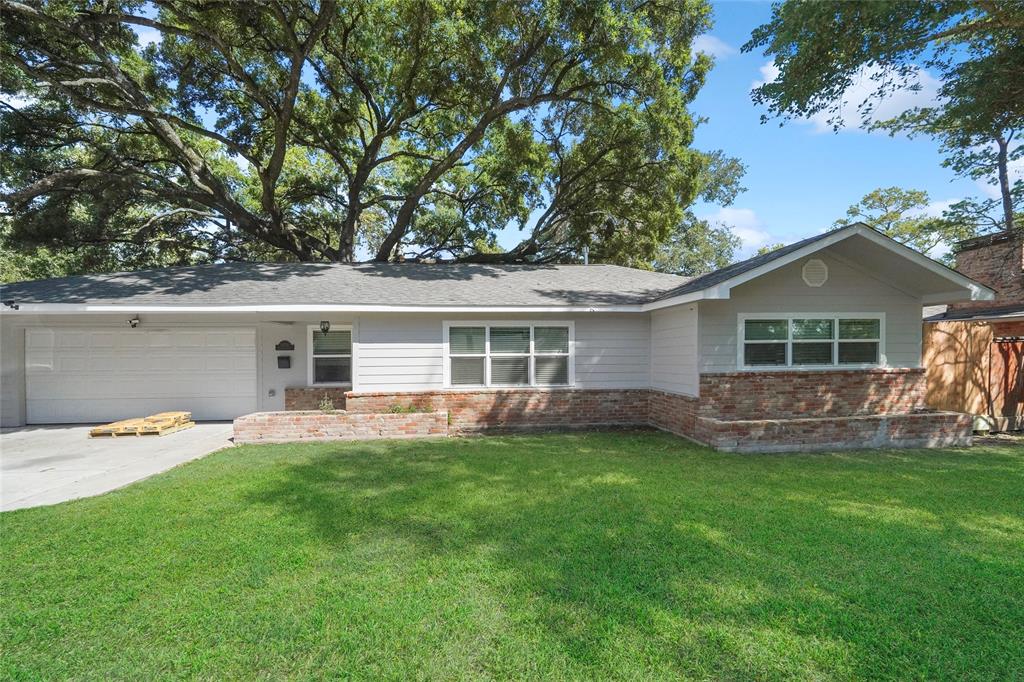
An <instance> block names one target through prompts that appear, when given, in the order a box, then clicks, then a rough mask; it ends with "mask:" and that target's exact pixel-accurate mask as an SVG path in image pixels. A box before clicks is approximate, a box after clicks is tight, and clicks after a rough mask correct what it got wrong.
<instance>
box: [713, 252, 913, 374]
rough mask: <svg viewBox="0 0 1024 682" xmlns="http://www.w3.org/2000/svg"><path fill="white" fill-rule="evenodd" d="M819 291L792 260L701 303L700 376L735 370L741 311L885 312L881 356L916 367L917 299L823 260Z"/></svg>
mask: <svg viewBox="0 0 1024 682" xmlns="http://www.w3.org/2000/svg"><path fill="white" fill-rule="evenodd" d="M815 257H816V258H821V260H823V261H825V263H826V264H827V265H828V269H829V278H828V281H827V282H826V283H825V284H824V285H823V286H821V287H817V288H816V287H809V286H807V285H806V284H805V283H804V281H803V278H802V276H801V269H802V267H803V264H804V263H805V262H806V260H801V261H797V262H796V263H793V264H791V265H788V266H786V267H783V268H780V269H779V270H776V271H775V272H772V273H769V274H767V275H764V276H762V277H759V278H757V279H756V280H754V281H751V282H748V283H746V284H743V285H741V286H738V287H736V288H735V289H733V290H732V297H731V298H729V299H726V300H718V301H714V300H713V301H702V302H701V303H700V307H699V312H700V320H699V329H700V350H701V352H700V358H701V365H700V371H701V372H732V371H735V370H736V369H737V367H736V343H737V339H736V336H737V323H738V316H739V315H740V314H741V313H771V312H779V313H794V312H795V313H799V312H809V313H810V312H813V313H847V312H849V313H885V327H886V339H885V354H886V358H887V361H888V365H889V366H890V367H920V366H921V300H920V299H919V298H917V297H915V296H912V295H910V294H908V293H904V292H902V291H900V290H898V289H895V288H893V287H891V286H889V285H888V284H885V283H884V282H881V281H879V280H877V279H874V278H873V277H871V276H869V275H867V274H864V273H862V272H859V271H857V270H855V269H854V268H852V267H850V266H848V265H846V264H845V263H842V262H840V261H838V260H836V259H834V258H831V257H829V255H828V253H827V252H822V253H819V254H816V255H815Z"/></svg>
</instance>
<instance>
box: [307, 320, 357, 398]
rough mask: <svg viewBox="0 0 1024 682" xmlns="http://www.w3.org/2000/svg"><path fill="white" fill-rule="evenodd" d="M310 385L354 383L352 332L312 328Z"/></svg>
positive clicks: (348, 330) (310, 340)
mask: <svg viewBox="0 0 1024 682" xmlns="http://www.w3.org/2000/svg"><path fill="white" fill-rule="evenodd" d="M309 351H310V358H309V374H310V377H309V383H310V384H311V385H316V384H350V383H352V330H351V329H339V330H334V329H332V330H331V331H329V332H326V333H325V332H322V331H320V330H318V329H315V328H312V327H311V328H310V338H309Z"/></svg>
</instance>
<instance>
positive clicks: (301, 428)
mask: <svg viewBox="0 0 1024 682" xmlns="http://www.w3.org/2000/svg"><path fill="white" fill-rule="evenodd" d="M234 431H235V443H236V444H244V443H287V442H294V441H302V440H371V439H377V438H425V437H428V436H447V435H448V415H447V414H446V413H444V412H414V413H407V414H352V413H351V412H256V413H253V414H247V415H245V416H244V417H239V418H238V419H236V420H235V423H234Z"/></svg>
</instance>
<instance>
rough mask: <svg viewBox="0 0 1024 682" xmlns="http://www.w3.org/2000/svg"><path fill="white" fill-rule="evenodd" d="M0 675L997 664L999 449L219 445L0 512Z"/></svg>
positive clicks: (613, 442) (1010, 450) (464, 674)
mask: <svg viewBox="0 0 1024 682" xmlns="http://www.w3.org/2000/svg"><path fill="white" fill-rule="evenodd" d="M0 541H2V549H3V568H2V571H0V589H2V593H0V599H2V604H0V628H2V631H0V646H2V651H0V656H2V667H0V676H2V677H3V678H4V679H11V678H15V679H58V678H69V677H70V678H135V679H147V678H148V679H153V678H163V677H202V678H210V679H217V678H226V677H235V678H237V677H245V678H252V677H261V678H280V677H285V676H293V677H332V678H333V677H339V676H349V677H357V678H368V679H379V678H382V677H383V678H392V679H407V678H421V679H423V678H429V679H452V678H487V677H493V678H545V679H551V678H616V679H623V678H633V679H639V678H645V679H650V678H678V677H680V676H682V677H689V678H727V679H750V678H760V679H783V678H798V679H815V678H817V679H850V678H864V677H871V678H899V679H908V678H920V679H924V678H929V679H935V678H948V679H964V678H977V679H1014V678H1016V679H1021V678H1024V448H1020V447H1019V446H1017V447H1014V446H1012V445H1010V446H1000V447H976V448H974V449H972V450H947V451H899V452H864V453H854V454H835V455H770V456H756V455H725V454H718V453H715V452H712V451H709V450H706V449H703V448H699V447H697V446H694V445H691V444H689V443H687V442H686V441H683V440H680V439H677V438H673V437H671V436H668V435H664V434H659V433H604V434H586V435H542V436H522V437H497V438H477V439H461V440H442V441H438V440H435V441H418V442H377V443H354V444H345V445H339V444H316V445H281V446H261V447H253V446H250V447H240V448H236V449H232V450H227V451H222V452H220V453H217V454H215V455H212V456H210V457H207V458H205V459H203V460H200V461H197V462H193V463H191V464H187V465H185V466H182V467H179V468H177V469H174V470H172V471H170V472H168V473H166V474H163V475H161V476H158V477H156V478H153V479H150V480H148V481H144V482H142V483H138V484H136V485H133V486H130V487H129V488H126V489H124V490H121V491H117V492H114V493H111V494H107V495H104V496H102V497H98V498H93V499H88V500H81V501H77V502H71V503H66V504H62V505H58V506H55V507H47V508H42V509H30V510H24V511H15V512H9V513H5V514H2V515H0Z"/></svg>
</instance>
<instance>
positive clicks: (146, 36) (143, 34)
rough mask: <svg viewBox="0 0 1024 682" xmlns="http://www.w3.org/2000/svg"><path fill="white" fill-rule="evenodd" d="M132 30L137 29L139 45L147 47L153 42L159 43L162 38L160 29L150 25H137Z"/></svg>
mask: <svg viewBox="0 0 1024 682" xmlns="http://www.w3.org/2000/svg"><path fill="white" fill-rule="evenodd" d="M132 30H134V31H135V35H136V36H138V37H139V47H146V46H147V45H152V44H153V43H159V42H160V39H161V37H162V36H161V35H160V31H158V30H156V29H155V28H150V27H149V26H136V27H134V28H133V29H132Z"/></svg>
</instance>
